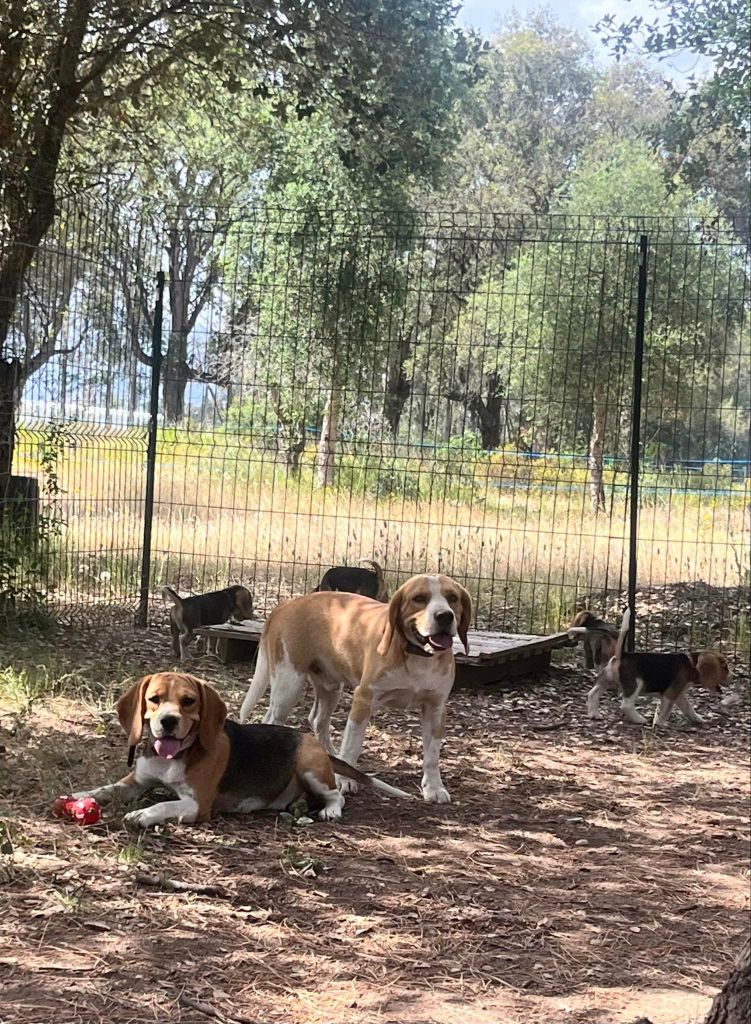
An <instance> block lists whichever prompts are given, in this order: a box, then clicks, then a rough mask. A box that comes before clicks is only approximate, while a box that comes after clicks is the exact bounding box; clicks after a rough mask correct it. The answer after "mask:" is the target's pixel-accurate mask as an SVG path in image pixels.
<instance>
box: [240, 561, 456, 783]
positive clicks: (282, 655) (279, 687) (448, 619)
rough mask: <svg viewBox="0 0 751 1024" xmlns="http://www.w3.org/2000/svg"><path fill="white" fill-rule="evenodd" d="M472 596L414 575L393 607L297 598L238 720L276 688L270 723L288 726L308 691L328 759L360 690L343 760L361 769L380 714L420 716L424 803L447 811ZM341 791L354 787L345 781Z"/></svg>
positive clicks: (271, 628) (356, 598) (270, 635)
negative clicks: (458, 670)
mask: <svg viewBox="0 0 751 1024" xmlns="http://www.w3.org/2000/svg"><path fill="white" fill-rule="evenodd" d="M471 617H472V602H471V599H470V596H469V594H468V593H467V591H466V590H465V589H464V587H462V586H460V585H459V584H458V583H456V582H455V581H454V580H452V579H451V578H450V577H448V576H427V575H424V576H413V577H412V579H410V580H408V581H407V582H406V583H405V584H404V585H403V586H401V587H400V588H399V590H397V592H396V593H395V594H394V596H393V597H392V599H391V601H390V602H389V604H388V605H383V604H380V603H379V602H377V601H374V600H371V599H370V598H367V597H362V596H360V595H357V594H345V593H334V592H324V593H317V594H308V595H306V596H305V597H298V598H294V599H293V600H291V601H287V602H285V603H284V604H281V605H279V606H278V607H277V608H275V609H274V611H273V612H272V613H271V615H270V616H269V618H268V620H267V622H266V625H265V627H264V630H263V634H262V636H261V642H260V645H259V650H258V660H257V663H256V670H255V674H254V676H253V681H252V683H251V685H250V688H249V690H248V692H247V694H246V696H245V700H244V701H243V704H242V709H241V712H240V719H241V721H246V720H247V719H248V717H249V715H250V714H251V712H252V711H253V708H254V707H255V706H256V704H257V703H258V701H259V700H260V699H261V697H262V696H263V694H264V693H265V692H266V690H267V689H268V688H269V687H270V688H271V695H270V699H269V709H268V712H267V713H266V715H265V717H264V719H263V720H264V722H267V723H278V724H281V723H283V722H285V721H286V720H287V717H288V715H289V714H290V712H291V711H292V709H293V707H295V705H296V704H297V703H298V702H299V700H300V698H301V697H302V695H303V693H304V690H305V685H306V682H308V681H310V682H311V683H312V685H313V690H314V693H315V700H314V704H313V708H312V710H311V712H310V717H309V720H310V724H311V726H312V727H313V731H314V732H315V734H316V736H317V737H318V739H319V740H320V742H321V744H322V745H323V747H324V748H325V749H326V750H328V751H331V750H332V743H331V716H332V714H333V713H334V710H335V709H336V706H337V704H338V703H339V699H340V697H341V694H342V690H343V687H344V685H348V686H350V687H352V688H354V698H353V701H352V708H351V710H350V713H349V718H348V720H347V725H346V728H345V730H344V736H343V739H342V745H341V749H340V751H339V756H340V758H342V760H344V761H346V762H347V763H348V764H350V765H355V764H357V759H358V758H359V756H360V752H361V750H362V744H363V738H364V736H365V730H366V729H367V726H368V722H369V720H370V716H371V714H372V712H373V710H374V709H375V708H376V707H378V706H380V705H383V706H385V707H395V708H418V709H419V710H420V713H421V716H422V742H423V775H422V793H423V796H424V798H425V800H427V801H429V802H433V803H448V802H449V801H450V799H451V798H450V796H449V793H448V790H447V789H446V787H445V786H444V785H443V782H442V780H441V772H440V765H439V760H440V749H441V739H442V737H443V731H444V726H445V720H446V699H447V698H448V695H449V693H450V692H451V688H452V687H453V685H454V675H455V665H454V652H453V646H454V637H455V636H457V634H458V636H459V638H460V640H461V642H462V643H463V645H464V649H465V651H468V645H467V631H468V629H469V624H470V621H471ZM339 784H340V788H341V790H342V792H345V793H346V792H353V791H354V790H356V788H357V784H356V781H353V780H352V779H346V778H345V779H340V780H339Z"/></svg>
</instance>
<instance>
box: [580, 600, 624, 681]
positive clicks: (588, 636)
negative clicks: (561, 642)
mask: <svg viewBox="0 0 751 1024" xmlns="http://www.w3.org/2000/svg"><path fill="white" fill-rule="evenodd" d="M568 635H569V637H570V638H571V639H572V640H574V641H579V640H581V642H582V646H583V648H584V664H585V665H586V667H587V668H595V667H597V668H600V666H602V665H606V664H607V663H608V662H609V661H610V659H611V658H612V657H613V655H614V654H615V641H616V637H617V636H618V627H617V626H611V625H610V623H609V622H605V621H604V620H603V619H598V618H597V616H596V615H594V614H593V613H592V612H591V611H589V610H588V609H583V610H582V611H580V612H577V613H576V615H575V616H574V618H573V619H572V621H571V625H570V626H569V627H568Z"/></svg>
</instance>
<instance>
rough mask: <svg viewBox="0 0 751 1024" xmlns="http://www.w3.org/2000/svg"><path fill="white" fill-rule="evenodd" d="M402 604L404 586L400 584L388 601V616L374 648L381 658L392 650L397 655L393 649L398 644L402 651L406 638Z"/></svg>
mask: <svg viewBox="0 0 751 1024" xmlns="http://www.w3.org/2000/svg"><path fill="white" fill-rule="evenodd" d="M403 604H404V586H401V587H399V589H398V590H397V592H396V593H395V594H394V596H393V597H392V598H391V600H390V601H389V617H388V620H387V622H386V628H385V629H384V631H383V636H382V637H381V641H380V643H379V644H378V647H377V648H376V649H377V651H378V653H379V654H380V655H381V657H382V658H386V657H387V656H388V654H389V651H393V654H394V655H395V656H397V657H398V652H397V651H396V650H395V647H396V646H398V647H399V648H400V649H401V651H403V650H404V647H405V645H406V638H405V636H404V630H403V628H402V606H403Z"/></svg>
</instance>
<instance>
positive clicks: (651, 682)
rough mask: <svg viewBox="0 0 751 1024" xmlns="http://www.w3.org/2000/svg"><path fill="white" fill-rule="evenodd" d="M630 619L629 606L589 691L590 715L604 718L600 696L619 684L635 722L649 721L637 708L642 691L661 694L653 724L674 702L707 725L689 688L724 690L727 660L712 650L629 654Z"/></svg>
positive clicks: (691, 718)
mask: <svg viewBox="0 0 751 1024" xmlns="http://www.w3.org/2000/svg"><path fill="white" fill-rule="evenodd" d="M630 620H631V612H630V609H628V608H627V609H626V612H625V613H624V616H623V622H622V623H621V630H620V633H619V634H618V639H617V641H616V645H615V653H614V654H613V657H612V658H611V659H610V661H609V662H608V663H607V665H605V667H604V668H603V670H602V671H601V672H600V674H599V675H598V677H597V679H596V680H595V685H594V686H593V687H592V689H591V690H590V691H589V693H588V694H587V713H588V715H589V717H590V718H600V697H601V696H602V695H603V693H605V692H607V690H609V689H610V688H611V687H612V686H613V685H617V686H618V687H619V688H620V691H621V697H622V700H621V707H622V709H623V713H624V715H625V716H626V718H627V719H628V721H629V722H633V724H634V725H647V724H648V723H647V720H646V719H645V718H644V717H643V716H642V715H641V714H640V713H639V712H638V711H637V710H636V705H635V702H636V699H637V697H639V696H641V695H648V696H653V697H659V698H660V703H659V705H658V706H657V707H656V708H655V713H654V719H653V722H652V724H653V725H665V724H666V723H667V720H668V718H669V717H670V712H671V711H672V710H673V705H675V706H676V707H677V708H678V709H679V710H680V711H682V712H683V714H684V715H685V716H686V718H687V719H688V720H689V722H693V723H694V724H695V725H703V724H704V719H703V718H700V717H699V715H697V713H696V711H694V708H693V705H692V704H691V702H690V701H689V699H688V690H689V688H690V686H691V684H692V683H695V684H697V685H698V686H704V687H706V688H707V689H708V690H714V692H715V693H718V694H721V693H722V684H724V683H726V682H727V680H728V678H729V675H730V672H729V670H728V663H727V661H726V660H725V659H724V658H722V657H720V656H719V655H718V654H713V653H712V652H711V651H700V652H696V653H693V654H642V653H639V652H632V653H630V654H626V653H624V650H623V648H624V646H625V643H626V635H627V634H628V626H629V622H630Z"/></svg>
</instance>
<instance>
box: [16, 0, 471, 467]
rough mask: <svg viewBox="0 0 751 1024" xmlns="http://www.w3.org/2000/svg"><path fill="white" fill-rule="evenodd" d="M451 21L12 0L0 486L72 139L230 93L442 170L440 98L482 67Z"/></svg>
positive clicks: (120, 0) (424, 13) (448, 17)
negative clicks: (317, 119) (164, 105)
mask: <svg viewBox="0 0 751 1024" xmlns="http://www.w3.org/2000/svg"><path fill="white" fill-rule="evenodd" d="M452 17H453V8H452V7H451V5H450V4H448V3H447V2H446V0H409V2H408V3H407V4H405V3H404V2H403V0H399V2H397V0H326V2H323V3H318V4H315V5H310V4H308V3H304V2H301V0H285V2H283V3H282V4H276V5H272V6H269V5H268V4H267V3H265V2H261V0H241V2H238V3H235V4H229V5H228V4H226V3H215V2H213V0H201V2H198V0H165V2H156V0H144V2H142V3H140V4H137V5H133V4H132V3H126V2H125V0H107V2H106V3H105V2H104V0H67V2H66V3H64V4H63V5H60V4H59V3H57V2H55V3H53V2H52V0H23V2H22V0H11V2H10V4H9V5H7V7H6V10H5V11H4V13H3V17H2V21H0V152H2V182H0V185H2V205H1V207H0V225H1V226H2V230H3V236H4V241H5V244H4V246H3V248H2V251H1V252H0V352H2V357H1V358H0V437H2V439H3V444H2V446H1V447H0V457H1V458H2V463H0V480H4V478H5V476H6V475H7V474H8V473H9V472H10V468H11V466H10V461H9V460H10V459H12V451H13V440H12V439H13V435H14V430H15V427H14V415H15V404H14V401H13V394H14V390H15V384H14V382H15V381H16V379H17V377H18V373H19V369H20V365H21V362H23V361H25V362H29V361H31V359H33V355H34V353H22V354H21V355H19V354H13V355H8V354H7V352H6V345H5V343H6V339H7V337H8V333H9V331H10V329H11V323H12V321H13V318H14V316H15V315H16V312H17V299H18V296H19V294H20V291H21V289H22V287H23V283H24V280H25V275H26V271H27V269H28V267H29V266H30V264H31V263H32V261H33V259H34V254H35V253H36V251H37V248H38V246H39V244H40V242H41V240H42V239H43V238H44V236H45V234H46V232H47V231H48V230H49V228H50V225H51V224H52V221H53V219H54V215H55V185H56V182H57V179H58V174H59V171H60V168H61V160H62V154H63V149H64V146H65V144H66V141H68V140H69V139H70V138H71V136H72V135H73V134H74V133H75V134H76V135H77V136H78V138H79V140H84V142H85V139H86V137H87V135H90V133H91V127H92V125H94V124H98V123H102V122H104V121H107V122H108V123H109V124H112V125H116V123H117V119H118V117H119V112H120V110H121V109H122V107H123V104H124V103H126V102H128V101H129V102H131V103H139V102H147V101H148V100H149V99H150V97H152V96H153V95H154V93H156V92H159V91H161V92H163V93H169V94H170V98H171V101H172V102H173V103H175V102H180V103H182V104H190V103H191V102H193V100H194V99H195V98H196V96H197V95H198V96H199V97H201V98H205V95H206V93H207V92H208V93H213V94H214V96H215V97H216V100H217V109H218V110H221V99H222V95H223V92H222V89H220V88H219V86H222V87H224V88H226V89H228V90H230V91H236V90H238V89H240V90H244V91H248V92H253V93H255V94H261V95H268V96H273V97H275V98H278V99H280V101H281V102H283V103H285V104H289V103H292V104H293V105H294V106H295V107H296V109H297V110H298V111H299V112H300V113H301V114H303V115H306V114H309V113H311V112H312V111H314V110H315V109H316V108H317V107H319V106H320V105H321V104H322V103H323V104H327V105H329V106H331V107H332V108H334V109H336V111H337V113H338V115H339V118H340V123H341V126H342V135H341V140H340V149H341V154H340V155H341V157H342V159H344V160H346V161H347V162H349V163H351V164H356V163H357V162H358V161H360V160H361V159H362V153H363V151H364V150H367V151H368V152H373V150H374V149H378V150H379V151H380V160H379V166H381V167H384V168H388V167H394V166H397V165H402V166H405V167H409V168H415V167H420V166H421V165H423V164H424V165H425V166H431V165H432V160H433V155H432V154H433V152H434V151H435V141H436V139H439V140H440V139H442V138H444V137H447V136H449V135H450V134H451V131H452V127H451V125H450V123H447V121H446V118H445V114H446V103H445V99H444V97H445V95H446V94H448V95H451V93H452V88H453V86H454V84H455V82H456V81H457V78H460V77H461V75H462V73H463V72H464V70H466V67H467V66H468V65H470V64H471V63H472V49H473V44H471V43H470V42H469V41H468V40H467V39H465V37H463V36H461V35H460V34H458V33H457V32H456V31H455V30H454V29H453V28H452V26H451V22H452ZM196 69H199V70H200V72H201V74H196ZM207 85H208V88H207ZM191 89H192V90H198V94H196V92H195V91H194V92H191Z"/></svg>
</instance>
